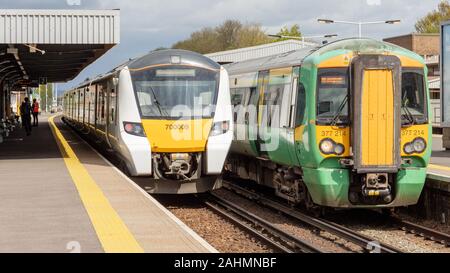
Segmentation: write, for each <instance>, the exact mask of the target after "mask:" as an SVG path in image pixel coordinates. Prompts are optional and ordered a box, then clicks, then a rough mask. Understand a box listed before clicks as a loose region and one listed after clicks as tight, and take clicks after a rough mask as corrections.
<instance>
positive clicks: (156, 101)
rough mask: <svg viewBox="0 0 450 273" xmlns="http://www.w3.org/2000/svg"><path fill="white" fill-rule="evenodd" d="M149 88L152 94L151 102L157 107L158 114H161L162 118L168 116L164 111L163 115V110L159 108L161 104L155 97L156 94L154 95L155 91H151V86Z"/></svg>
mask: <svg viewBox="0 0 450 273" xmlns="http://www.w3.org/2000/svg"><path fill="white" fill-rule="evenodd" d="M149 87H150V90H151V91H152V94H153V102H154V103H155V104H156V106H158V110H159V113H160V114H161V116H163V117H167V116H169V115H168V113H167V112H166V111H165V110H164V113H163V110H162V108H161V103H159V100H158V98H157V97H156V93H155V90H154V89H153V87H151V86H149Z"/></svg>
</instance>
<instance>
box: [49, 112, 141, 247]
mask: <svg viewBox="0 0 450 273" xmlns="http://www.w3.org/2000/svg"><path fill="white" fill-rule="evenodd" d="M55 117H56V116H52V117H50V118H49V120H48V121H49V123H50V124H51V126H50V127H51V128H52V132H53V135H54V136H55V139H56V140H57V143H58V146H59V149H60V151H61V154H62V155H63V157H64V162H65V163H66V166H67V169H68V170H69V173H70V175H71V177H72V180H73V182H74V184H75V186H76V188H77V190H78V193H79V195H80V198H81V200H82V202H83V205H84V207H85V208H86V210H87V212H88V215H89V218H90V219H91V222H92V225H93V226H94V229H95V232H96V233H97V237H98V238H99V240H100V242H101V244H102V246H103V249H104V250H105V252H107V253H142V252H144V249H143V248H142V247H141V246H140V245H139V243H138V242H137V241H136V239H135V238H134V236H133V234H132V233H131V232H130V230H129V229H128V227H127V226H126V225H125V223H124V222H123V221H122V219H121V218H120V216H119V215H118V214H117V212H116V211H115V210H114V208H113V207H112V206H111V204H110V203H109V201H108V199H107V198H106V196H105V195H104V194H103V192H102V190H101V189H100V187H99V186H98V185H97V184H96V183H95V181H94V179H93V178H92V177H91V176H90V174H89V173H88V171H87V170H86V168H85V167H84V166H83V164H82V163H81V162H80V160H79V159H78V157H77V156H76V154H75V152H74V151H73V150H72V148H71V147H70V145H69V143H67V141H66V139H65V138H64V136H63V135H62V133H61V131H60V130H59V129H58V128H57V127H56V125H55V122H54V118H55Z"/></svg>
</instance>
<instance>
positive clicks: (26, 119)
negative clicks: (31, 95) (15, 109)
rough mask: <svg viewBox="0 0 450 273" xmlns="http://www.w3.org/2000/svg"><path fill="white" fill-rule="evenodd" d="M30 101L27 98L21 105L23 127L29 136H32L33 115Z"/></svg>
mask: <svg viewBox="0 0 450 273" xmlns="http://www.w3.org/2000/svg"><path fill="white" fill-rule="evenodd" d="M32 111H33V110H32V109H31V104H30V99H28V98H25V99H24V100H23V102H22V104H21V105H20V116H21V118H22V127H23V128H25V131H26V132H27V136H29V135H31V114H32Z"/></svg>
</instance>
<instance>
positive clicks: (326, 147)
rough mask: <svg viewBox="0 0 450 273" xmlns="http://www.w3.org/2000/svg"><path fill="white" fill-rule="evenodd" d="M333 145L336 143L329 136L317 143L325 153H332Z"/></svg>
mask: <svg viewBox="0 0 450 273" xmlns="http://www.w3.org/2000/svg"><path fill="white" fill-rule="evenodd" d="M335 146H336V143H334V141H333V140H332V139H329V138H327V139H324V140H322V141H321V142H320V145H319V147H320V151H321V152H322V153H323V154H326V155H329V154H334V148H335Z"/></svg>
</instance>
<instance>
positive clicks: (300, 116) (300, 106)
mask: <svg viewBox="0 0 450 273" xmlns="http://www.w3.org/2000/svg"><path fill="white" fill-rule="evenodd" d="M305 107H306V89H305V86H304V85H303V83H301V82H299V84H298V93H297V111H296V115H295V116H296V122H295V125H296V126H300V125H301V124H303V120H304V119H305V111H306V109H305Z"/></svg>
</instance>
